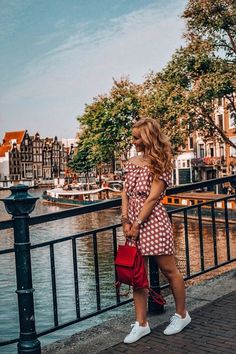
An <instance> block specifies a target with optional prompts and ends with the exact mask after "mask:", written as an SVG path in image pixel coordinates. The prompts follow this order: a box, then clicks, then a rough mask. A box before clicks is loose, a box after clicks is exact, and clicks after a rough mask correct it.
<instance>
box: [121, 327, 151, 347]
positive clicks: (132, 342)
mask: <svg viewBox="0 0 236 354" xmlns="http://www.w3.org/2000/svg"><path fill="white" fill-rule="evenodd" d="M150 333H151V329H150V331H149V332H148V333H146V334H144V335H142V336H141V337H139V338H138V339H136V340H134V341H133V342H125V341H124V343H125V344H132V343H136V342H137V341H138V340H140V339H141V338H143V337H145V336H148V335H149V334H150Z"/></svg>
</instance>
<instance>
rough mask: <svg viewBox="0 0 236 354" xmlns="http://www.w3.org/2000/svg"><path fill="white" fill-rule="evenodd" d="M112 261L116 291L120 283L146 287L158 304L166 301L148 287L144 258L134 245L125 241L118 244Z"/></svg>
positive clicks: (135, 287) (136, 287)
mask: <svg viewBox="0 0 236 354" xmlns="http://www.w3.org/2000/svg"><path fill="white" fill-rule="evenodd" d="M114 263H115V269H116V276H117V282H116V284H115V285H116V288H117V290H118V291H119V290H120V286H121V284H127V285H129V286H132V287H133V289H139V288H146V289H148V290H149V295H150V296H151V297H152V299H153V300H154V301H155V302H157V303H158V304H160V305H164V304H165V303H166V301H165V299H164V298H163V297H162V296H161V295H160V294H158V293H156V292H155V291H154V290H152V289H151V288H150V287H149V282H148V278H147V273H146V269H145V265H144V260H143V257H142V255H141V253H140V251H139V249H138V248H137V247H136V246H129V245H128V243H127V242H126V243H125V245H119V247H118V250H117V255H116V258H115V262H114ZM128 293H129V292H128ZM128 293H126V295H127V294H128Z"/></svg>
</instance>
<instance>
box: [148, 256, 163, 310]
mask: <svg viewBox="0 0 236 354" xmlns="http://www.w3.org/2000/svg"><path fill="white" fill-rule="evenodd" d="M149 277H150V288H151V289H153V290H154V291H156V292H157V293H158V294H160V282H159V269H158V265H157V263H156V260H155V257H154V256H149ZM148 312H149V313H152V314H157V313H158V314H161V313H163V312H164V305H160V304H157V303H156V302H154V300H153V299H152V297H151V296H149V298H148Z"/></svg>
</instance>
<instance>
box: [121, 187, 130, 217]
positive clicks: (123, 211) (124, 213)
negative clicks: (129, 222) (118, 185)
mask: <svg viewBox="0 0 236 354" xmlns="http://www.w3.org/2000/svg"><path fill="white" fill-rule="evenodd" d="M121 200H122V205H121V215H122V216H123V217H126V218H128V217H129V216H128V204H129V198H128V196H127V194H126V192H125V188H124V189H123V191H122V194H121Z"/></svg>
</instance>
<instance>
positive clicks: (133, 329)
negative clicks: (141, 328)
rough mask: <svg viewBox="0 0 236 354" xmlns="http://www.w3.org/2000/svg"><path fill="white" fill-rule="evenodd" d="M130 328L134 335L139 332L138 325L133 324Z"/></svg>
mask: <svg viewBox="0 0 236 354" xmlns="http://www.w3.org/2000/svg"><path fill="white" fill-rule="evenodd" d="M130 327H131V328H132V330H131V333H132V334H135V333H136V331H137V325H136V323H132V324H131V325H130Z"/></svg>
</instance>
